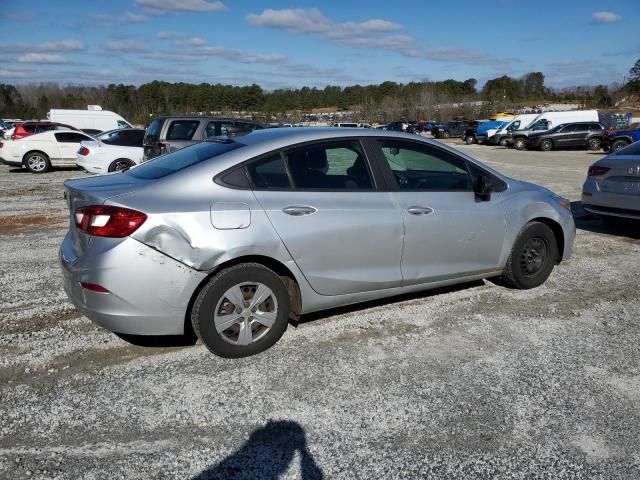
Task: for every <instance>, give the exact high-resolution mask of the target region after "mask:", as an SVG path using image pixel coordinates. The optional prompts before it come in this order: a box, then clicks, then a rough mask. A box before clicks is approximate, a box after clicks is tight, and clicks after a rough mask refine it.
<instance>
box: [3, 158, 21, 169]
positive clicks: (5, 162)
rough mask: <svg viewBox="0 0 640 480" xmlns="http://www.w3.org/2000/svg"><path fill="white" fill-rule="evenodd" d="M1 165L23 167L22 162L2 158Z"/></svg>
mask: <svg viewBox="0 0 640 480" xmlns="http://www.w3.org/2000/svg"><path fill="white" fill-rule="evenodd" d="M0 163H2V164H4V165H9V166H11V167H21V166H22V162H20V161H15V160H7V159H5V158H2V157H0Z"/></svg>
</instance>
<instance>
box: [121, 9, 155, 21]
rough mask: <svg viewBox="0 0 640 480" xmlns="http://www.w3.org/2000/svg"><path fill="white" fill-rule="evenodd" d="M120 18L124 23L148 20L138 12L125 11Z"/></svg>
mask: <svg viewBox="0 0 640 480" xmlns="http://www.w3.org/2000/svg"><path fill="white" fill-rule="evenodd" d="M122 20H123V21H124V22H126V23H143V22H148V21H149V17H147V16H146V15H142V14H138V13H131V12H125V14H124V15H123V16H122Z"/></svg>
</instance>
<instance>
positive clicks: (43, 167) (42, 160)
mask: <svg viewBox="0 0 640 480" xmlns="http://www.w3.org/2000/svg"><path fill="white" fill-rule="evenodd" d="M24 166H25V167H26V168H27V170H29V171H30V172H31V173H46V172H48V171H49V170H51V160H49V157H48V156H47V154H46V153H44V152H29V153H28V154H27V155H26V156H25V157H24Z"/></svg>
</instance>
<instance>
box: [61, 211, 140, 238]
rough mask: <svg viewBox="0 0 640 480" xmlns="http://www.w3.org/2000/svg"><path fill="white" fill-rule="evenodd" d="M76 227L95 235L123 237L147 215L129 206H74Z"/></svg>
mask: <svg viewBox="0 0 640 480" xmlns="http://www.w3.org/2000/svg"><path fill="white" fill-rule="evenodd" d="M73 216H74V220H75V224H76V227H77V228H78V230H80V231H81V232H84V233H87V234H89V235H93V236H95V237H112V238H123V237H127V236H129V235H131V234H132V233H133V232H135V231H136V230H137V229H138V228H140V225H142V224H143V223H144V222H145V220H146V219H147V216H146V215H145V214H144V213H142V212H138V211H137V210H131V209H129V208H121V207H113V206H109V205H93V206H90V207H81V208H76V210H75V212H74V214H73Z"/></svg>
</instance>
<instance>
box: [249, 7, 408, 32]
mask: <svg viewBox="0 0 640 480" xmlns="http://www.w3.org/2000/svg"><path fill="white" fill-rule="evenodd" d="M247 21H248V22H249V23H250V24H252V25H256V26H260V27H270V28H276V29H281V30H286V31H288V32H294V33H322V34H325V35H326V36H327V37H329V38H336V39H338V38H350V37H361V36H364V35H370V34H376V33H384V32H391V31H394V30H401V29H402V26H400V25H398V24H397V23H393V22H388V21H386V20H381V19H377V18H375V19H371V20H367V21H365V22H361V23H356V22H346V23H334V22H333V21H331V20H330V19H329V18H327V17H326V16H325V15H324V14H323V13H322V12H321V11H320V10H318V9H317V8H293V9H283V10H274V9H267V10H265V11H263V12H262V13H261V14H259V15H256V14H250V15H247Z"/></svg>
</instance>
